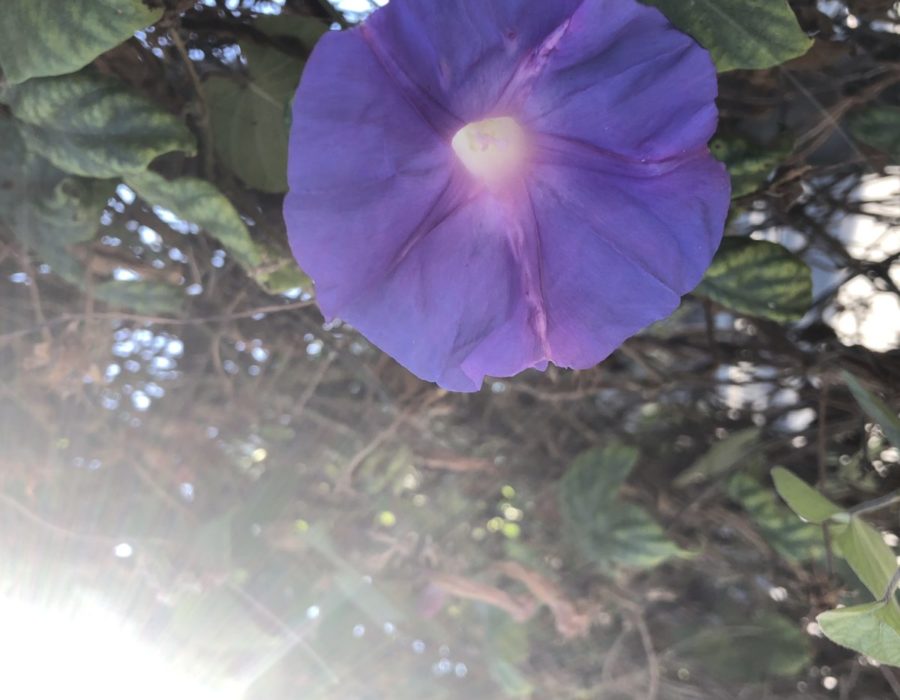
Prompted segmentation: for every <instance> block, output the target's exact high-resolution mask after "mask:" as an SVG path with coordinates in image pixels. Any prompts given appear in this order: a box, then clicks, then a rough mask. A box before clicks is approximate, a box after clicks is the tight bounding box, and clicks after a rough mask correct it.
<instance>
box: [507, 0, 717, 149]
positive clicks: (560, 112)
mask: <svg viewBox="0 0 900 700" xmlns="http://www.w3.org/2000/svg"><path fill="white" fill-rule="evenodd" d="M717 92H718V87H717V82H716V70H715V66H714V65H713V62H712V59H711V58H710V56H709V54H708V53H707V52H706V51H704V50H703V49H702V48H700V46H699V45H698V44H697V43H696V42H694V40H693V39H691V38H690V37H689V36H687V35H686V34H682V33H681V32H680V31H678V30H676V29H675V28H674V27H673V26H672V25H671V24H670V23H669V21H668V20H667V19H666V18H665V17H664V16H663V15H662V13H660V12H659V11H658V10H656V9H655V8H652V7H647V6H645V5H641V4H640V3H637V2H629V1H628V0H626V1H624V2H623V1H622V0H585V2H584V3H582V4H581V5H580V7H579V8H578V10H577V12H576V13H575V14H574V15H573V17H572V19H571V22H570V23H569V25H568V27H567V29H566V32H565V35H564V36H563V37H562V38H561V39H560V41H559V43H558V44H557V46H556V48H555V50H554V51H553V53H552V54H551V55H550V56H549V57H548V58H547V61H546V63H545V64H544V66H543V70H542V72H541V74H540V76H539V77H538V78H537V79H536V80H535V81H534V82H533V83H532V84H531V85H530V89H529V91H528V93H527V97H525V98H524V99H525V105H524V111H523V114H524V115H526V123H527V125H528V126H530V127H531V128H533V129H534V130H535V131H538V132H540V133H543V134H557V135H559V136H561V137H565V138H567V139H569V140H571V141H574V142H583V143H584V144H587V145H589V146H594V147H597V148H600V149H605V150H607V151H611V152H614V153H618V154H622V155H626V156H630V157H633V158H635V159H638V160H640V159H650V160H658V159H665V158H671V157H674V156H677V155H679V154H682V153H686V152H687V153H690V152H692V151H694V150H696V149H698V148H703V149H705V148H706V144H707V142H708V141H709V139H710V138H711V137H712V135H713V133H714V132H715V130H716V121H717V116H718V113H717V110H716V106H715V98H716V95H717Z"/></svg>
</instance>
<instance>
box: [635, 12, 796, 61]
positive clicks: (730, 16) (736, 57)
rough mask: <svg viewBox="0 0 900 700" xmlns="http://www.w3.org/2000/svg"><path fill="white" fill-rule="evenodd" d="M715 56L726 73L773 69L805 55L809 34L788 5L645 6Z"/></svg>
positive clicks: (715, 59)
mask: <svg viewBox="0 0 900 700" xmlns="http://www.w3.org/2000/svg"><path fill="white" fill-rule="evenodd" d="M644 2H646V3H647V4H648V5H653V6H655V7H658V8H659V9H660V10H662V12H663V13H664V14H665V15H666V17H668V18H669V20H670V21H671V22H672V24H674V25H675V26H676V27H678V28H679V29H681V30H682V31H683V32H686V33H688V34H690V35H691V36H693V37H694V38H695V39H696V40H697V42H698V43H699V44H700V45H701V46H703V47H704V48H705V49H706V50H707V51H709V52H710V54H712V57H713V60H714V61H715V62H716V67H717V68H718V70H719V72H720V73H724V72H725V71H729V70H734V69H736V68H748V69H759V68H771V67H772V66H777V65H780V64H782V63H784V62H785V61H789V60H791V59H792V58H797V57H798V56H802V55H803V54H805V53H806V52H807V51H808V50H809V48H810V47H811V46H812V40H811V39H809V37H807V36H806V34H804V33H803V30H802V29H801V28H800V25H799V24H798V23H797V18H796V16H795V15H794V12H793V10H791V6H790V5H789V4H788V2H787V0H760V1H759V2H747V1H746V0H644Z"/></svg>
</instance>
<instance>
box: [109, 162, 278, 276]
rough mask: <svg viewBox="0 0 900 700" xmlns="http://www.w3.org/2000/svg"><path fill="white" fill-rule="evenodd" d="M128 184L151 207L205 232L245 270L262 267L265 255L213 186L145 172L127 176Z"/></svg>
mask: <svg viewBox="0 0 900 700" xmlns="http://www.w3.org/2000/svg"><path fill="white" fill-rule="evenodd" d="M125 184H127V185H128V186H129V187H130V188H131V189H133V190H134V191H135V192H136V193H137V195H138V196H139V197H140V198H141V199H143V200H144V201H146V202H148V203H149V204H154V205H156V206H160V207H162V208H164V209H168V210H169V211H171V212H172V213H173V214H175V215H176V216H177V217H179V218H180V219H183V220H184V221H188V222H190V223H192V224H196V225H197V226H199V227H200V228H202V229H203V230H204V231H206V232H207V233H208V234H209V235H211V236H212V237H213V238H215V239H217V240H218V241H219V242H220V243H221V244H222V245H223V246H225V248H226V249H227V250H228V252H229V253H230V254H231V255H233V256H234V258H235V260H237V261H238V262H239V263H240V264H241V265H242V266H244V267H246V268H254V267H257V266H259V265H261V264H262V262H263V255H262V253H261V252H260V249H259V246H257V244H256V243H255V242H254V241H253V239H252V238H251V237H250V231H248V230H247V226H246V225H245V224H244V222H243V220H242V219H241V216H240V214H238V212H237V210H236V209H235V208H234V207H233V206H232V204H231V202H229V201H228V199H227V198H226V197H225V195H223V194H222V193H221V192H220V191H219V190H218V188H217V187H216V186H215V185H213V184H212V183H210V182H207V181H206V180H200V179H198V178H195V177H180V178H177V179H175V180H167V179H166V178H164V177H163V176H162V175H157V174H156V173H154V172H152V171H150V170H145V171H144V172H142V173H134V174H132V175H128V176H126V177H125Z"/></svg>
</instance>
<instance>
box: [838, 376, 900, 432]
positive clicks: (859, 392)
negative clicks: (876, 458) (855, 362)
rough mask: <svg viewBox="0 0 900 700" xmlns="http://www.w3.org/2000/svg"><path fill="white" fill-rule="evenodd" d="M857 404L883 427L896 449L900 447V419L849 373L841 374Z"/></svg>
mask: <svg viewBox="0 0 900 700" xmlns="http://www.w3.org/2000/svg"><path fill="white" fill-rule="evenodd" d="M841 375H842V376H843V378H844V381H845V382H846V383H847V386H848V387H850V391H851V393H852V394H853V397H854V398H855V399H856V402H857V403H858V404H859V405H860V407H861V408H862V410H863V411H865V412H866V415H867V416H869V418H871V419H872V420H873V421H875V422H876V423H878V425H880V426H881V429H882V430H883V431H884V436H885V437H886V438H887V439H888V441H890V443H891V444H892V445H894V446H895V447H900V417H898V416H897V412H896V411H895V410H893V409H892V408H891V407H890V406H888V405H887V404H886V403H885V402H884V401H883V400H882V399H880V398H879V397H878V396H876V395H875V394H873V393H872V392H870V391H869V390H868V389H866V388H865V387H864V386H863V385H862V383H861V382H860V381H859V379H857V378H856V377H854V376H853V375H852V374H850V373H849V372H841Z"/></svg>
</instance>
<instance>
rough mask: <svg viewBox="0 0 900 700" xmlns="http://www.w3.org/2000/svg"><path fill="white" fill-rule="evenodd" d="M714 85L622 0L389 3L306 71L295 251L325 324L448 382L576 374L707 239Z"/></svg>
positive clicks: (669, 285)
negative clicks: (553, 371)
mask: <svg viewBox="0 0 900 700" xmlns="http://www.w3.org/2000/svg"><path fill="white" fill-rule="evenodd" d="M716 92H717V85H716V73H715V69H714V67H713V63H712V61H711V59H710V57H709V55H708V54H707V52H706V51H704V50H703V49H702V48H701V47H700V46H698V45H697V44H696V43H695V42H694V41H693V40H692V39H691V38H689V37H688V36H686V35H685V34H682V33H681V32H679V31H678V30H676V29H675V28H674V27H673V26H672V25H671V24H669V22H668V21H667V20H666V19H665V17H664V16H663V15H662V14H660V12H658V11H657V10H655V9H653V8H650V7H646V6H644V5H641V4H640V3H638V2H636V1H635V0H552V1H550V0H452V1H451V0H391V2H390V4H389V5H387V6H386V7H385V8H383V9H381V10H378V11H377V12H375V13H374V14H373V15H372V16H371V17H370V18H369V19H368V20H367V21H366V22H365V23H364V24H363V25H362V26H360V27H357V28H355V29H352V30H350V31H345V32H340V33H331V34H329V35H327V36H325V37H324V38H323V39H322V40H321V41H320V42H319V44H318V46H317V47H316V49H315V51H314V52H313V55H312V57H311V58H310V60H309V63H308V65H307V67H306V71H305V73H304V76H303V79H302V81H301V84H300V88H299V91H298V93H297V98H296V103H295V105H294V123H293V133H292V136H291V144H290V164H289V175H288V182H289V183H290V187H291V189H290V193H289V195H288V197H287V200H286V203H285V218H286V220H287V224H288V232H289V236H290V241H291V246H292V249H293V251H294V254H295V256H296V258H297V260H298V262H299V263H300V265H301V267H303V268H304V270H305V271H306V272H307V273H308V274H309V275H310V276H311V277H312V278H313V280H314V281H315V283H316V288H317V294H318V301H319V304H320V306H321V308H322V310H323V312H324V313H325V315H326V316H327V317H335V316H337V317H340V318H342V319H344V320H345V321H347V322H349V323H350V324H352V325H353V326H355V327H356V328H357V329H359V330H360V331H361V332H362V333H363V334H364V335H366V336H367V337H368V338H369V339H370V340H371V341H372V342H373V343H374V344H375V345H377V346H379V347H380V348H382V349H383V350H385V351H386V352H387V353H389V354H390V355H392V356H393V357H395V358H396V359H397V360H398V361H399V362H401V363H402V364H403V365H405V366H406V367H407V368H409V369H410V370H411V371H412V372H414V373H415V374H417V375H418V376H419V377H422V378H423V379H427V380H430V381H434V382H437V383H438V384H439V385H441V386H442V387H445V388H447V389H452V390H457V391H473V390H477V389H478V388H479V387H480V386H481V383H482V381H483V379H484V377H485V375H492V376H511V375H514V374H516V373H518V372H520V371H522V370H524V369H527V368H531V367H536V368H539V369H543V368H545V367H546V366H547V363H548V362H553V363H555V364H557V365H560V366H563V367H571V368H587V367H591V366H593V365H595V364H597V363H598V362H600V361H601V360H603V359H604V358H605V357H607V356H608V355H609V354H610V353H611V352H612V351H613V350H615V348H616V347H618V346H619V345H620V344H621V343H622V342H623V341H624V340H625V339H626V338H628V337H629V336H631V335H633V334H634V333H636V332H637V331H639V330H640V329H642V328H644V327H646V326H647V325H649V324H651V323H653V322H654V321H657V320H659V319H661V318H663V317H665V316H667V315H668V314H670V313H671V312H672V311H674V309H675V308H676V307H677V306H678V304H679V302H680V298H681V296H682V295H683V294H685V293H687V292H688V291H690V290H691V289H693V288H694V287H695V286H696V285H697V283H698V282H699V281H700V279H701V277H702V275H703V273H704V271H705V270H706V268H707V267H708V265H709V263H710V261H711V259H712V255H713V253H714V252H715V250H716V248H717V247H718V245H719V242H720V239H721V237H722V231H723V228H724V221H725V216H726V213H727V210H728V203H729V196H730V187H729V182H728V177H727V174H726V172H725V169H724V168H723V166H722V165H720V164H719V163H718V162H717V161H716V160H714V159H713V158H712V156H711V155H710V154H709V151H708V149H707V142H708V141H709V139H710V137H711V136H712V134H713V132H714V130H715V127H716V120H717V111H716V107H715V97H716Z"/></svg>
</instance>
